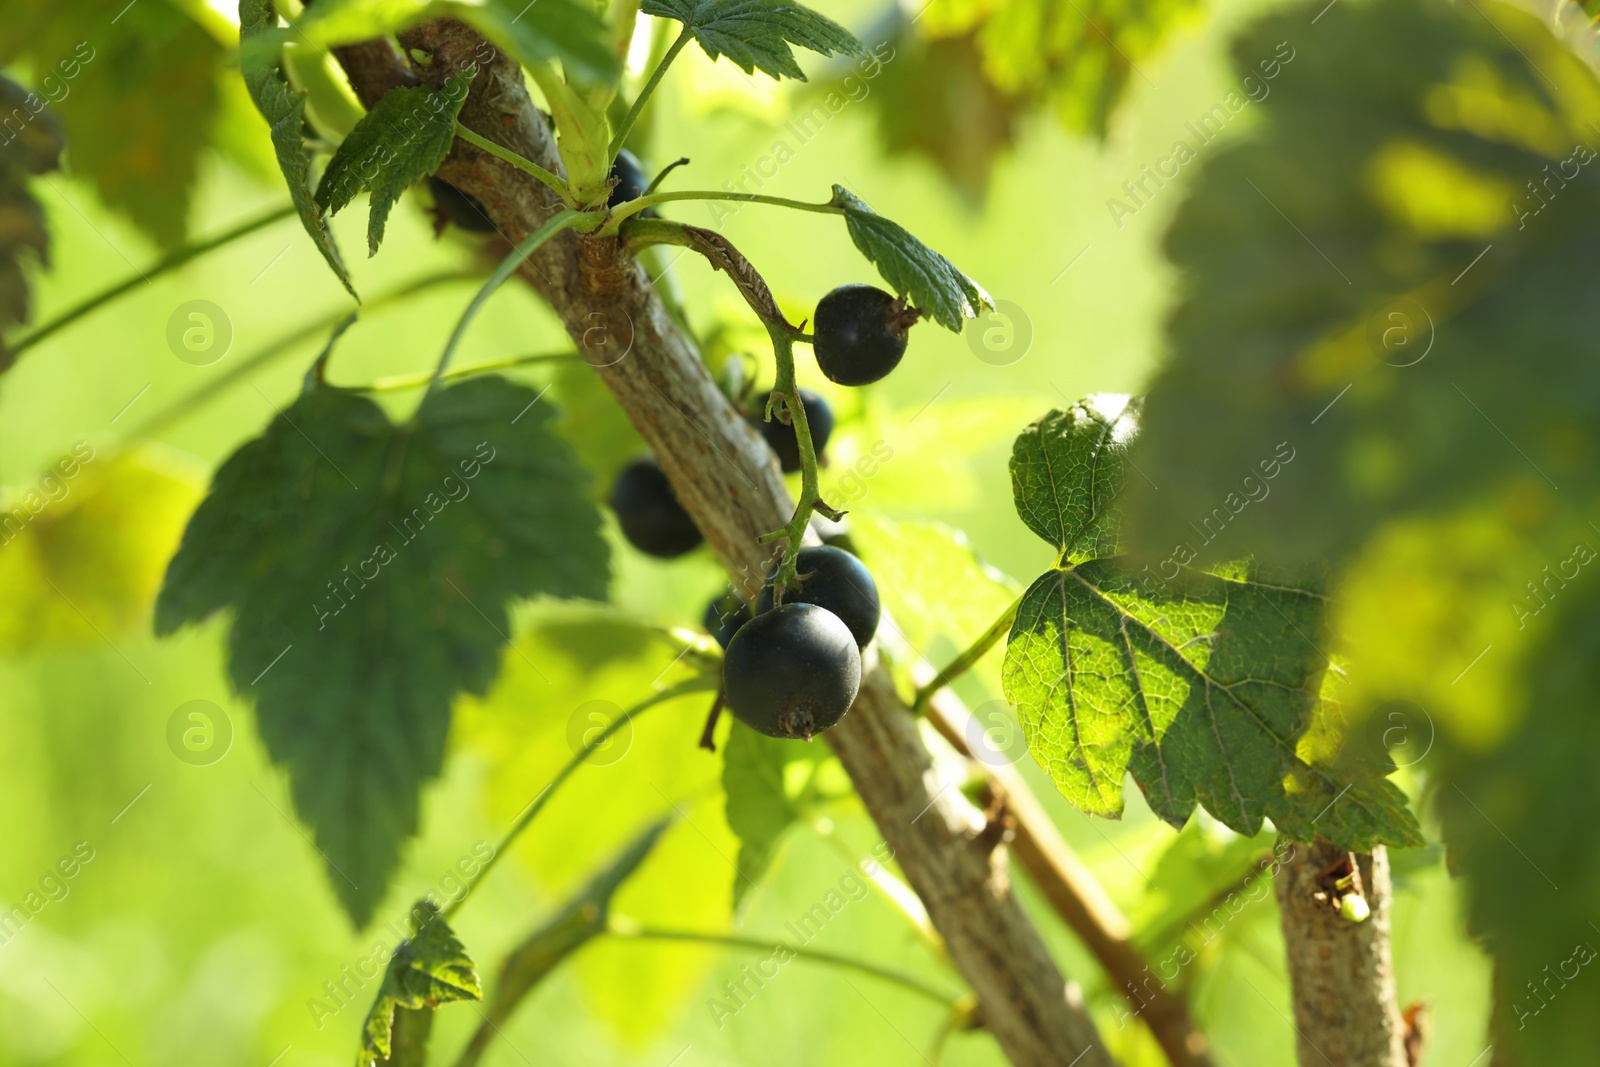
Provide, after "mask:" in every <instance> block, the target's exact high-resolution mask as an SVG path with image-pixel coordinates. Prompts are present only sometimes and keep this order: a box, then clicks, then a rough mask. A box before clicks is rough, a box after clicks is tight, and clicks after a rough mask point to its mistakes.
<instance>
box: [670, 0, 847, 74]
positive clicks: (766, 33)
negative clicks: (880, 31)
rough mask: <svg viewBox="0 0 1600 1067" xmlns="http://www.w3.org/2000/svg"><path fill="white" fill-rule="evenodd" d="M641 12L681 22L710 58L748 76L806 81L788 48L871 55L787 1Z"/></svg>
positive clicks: (682, 3) (677, 2)
mask: <svg viewBox="0 0 1600 1067" xmlns="http://www.w3.org/2000/svg"><path fill="white" fill-rule="evenodd" d="M639 10H640V11H642V12H644V13H645V14H646V15H655V16H657V17H659V18H665V19H676V20H677V21H679V22H681V23H683V25H684V27H685V28H686V29H687V30H688V31H689V32H690V33H692V34H694V39H695V40H696V41H697V42H699V44H700V47H701V48H702V49H704V50H705V53H706V55H708V56H710V57H711V58H712V59H716V58H717V57H718V56H727V57H728V58H729V59H730V60H732V61H733V62H734V64H735V65H737V66H738V67H739V68H740V69H742V70H743V71H744V72H745V73H746V74H750V73H753V72H754V71H756V70H760V71H761V72H762V73H764V74H768V75H770V76H772V77H774V78H795V79H798V80H799V81H805V80H806V75H805V72H804V71H802V70H801V69H800V64H799V63H798V62H796V61H795V57H794V52H793V50H792V49H790V47H789V46H790V45H798V46H800V47H801V48H805V49H807V50H809V51H812V52H816V53H818V54H819V55H824V56H831V55H833V54H834V53H836V52H837V53H840V54H842V55H848V56H864V55H866V54H867V50H866V46H865V45H863V44H862V43H861V42H860V41H858V40H856V37H855V35H854V34H853V33H851V32H850V31H849V30H847V29H845V28H844V27H843V26H840V25H839V24H838V23H836V22H834V21H832V20H831V19H828V18H824V17H823V16H822V15H819V14H817V13H816V12H815V11H812V10H811V9H810V8H808V7H802V6H801V5H799V4H795V3H790V2H788V0H644V3H642V4H641V5H640V6H639Z"/></svg>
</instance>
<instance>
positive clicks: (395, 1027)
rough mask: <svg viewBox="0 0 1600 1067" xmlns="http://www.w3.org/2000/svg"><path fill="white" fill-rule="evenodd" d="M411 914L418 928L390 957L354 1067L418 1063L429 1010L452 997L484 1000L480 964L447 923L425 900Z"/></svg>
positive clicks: (423, 1049)
mask: <svg viewBox="0 0 1600 1067" xmlns="http://www.w3.org/2000/svg"><path fill="white" fill-rule="evenodd" d="M413 914H415V915H416V916H417V917H418V928H417V931H416V932H415V933H414V934H413V935H412V936H411V938H410V939H409V940H407V941H404V942H402V943H401V944H400V947H399V948H398V949H396V950H395V954H394V955H393V956H391V957H390V958H389V966H388V968H387V969H386V970H385V971H384V972H383V984H382V985H380V986H379V987H378V998H377V1000H375V1001H373V1004H372V1010H371V1011H370V1012H368V1013H367V1021H366V1025H365V1026H364V1027H363V1028H362V1032H361V1052H360V1054H359V1055H357V1056H356V1067H374V1065H375V1064H380V1063H387V1064H393V1065H395V1067H401V1065H404V1067H422V1065H423V1064H424V1063H426V1062H427V1043H428V1031H429V1029H430V1028H431V1026H432V1023H433V1010H434V1009H435V1008H437V1007H438V1006H439V1005H441V1004H448V1003H450V1002H451V1001H456V1000H482V999H483V986H482V985H481V984H480V983H479V981H478V967H477V965H476V964H475V963H473V962H472V957H471V956H468V955H467V950H466V946H464V945H462V944H461V942H460V941H459V940H458V939H457V938H456V935H455V931H453V930H451V929H450V924H449V923H447V922H445V921H444V919H443V918H442V917H441V916H440V915H439V913H438V911H437V910H436V909H435V908H434V906H433V905H432V904H429V903H428V902H426V901H421V902H419V903H418V904H417V906H416V909H415V910H414V912H413Z"/></svg>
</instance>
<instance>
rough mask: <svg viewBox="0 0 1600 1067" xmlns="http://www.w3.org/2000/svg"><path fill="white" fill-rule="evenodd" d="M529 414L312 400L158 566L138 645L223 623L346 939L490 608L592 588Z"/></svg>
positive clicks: (494, 406)
mask: <svg viewBox="0 0 1600 1067" xmlns="http://www.w3.org/2000/svg"><path fill="white" fill-rule="evenodd" d="M536 399H537V397H536V395H535V394H534V393H533V392H531V391H530V390H528V389H525V388H522V387H520V386H515V385H512V384H510V383H508V382H506V381H505V380H504V379H500V378H478V379H472V380H469V381H467V382H464V383H462V384H460V385H457V386H454V387H452V388H449V389H445V390H442V391H440V392H438V393H436V394H434V395H433V396H432V397H430V398H429V399H427V400H426V401H424V403H423V405H422V407H421V409H420V410H419V411H418V412H417V415H416V416H415V418H414V419H413V421H412V422H410V423H408V424H405V425H402V426H395V425H393V424H391V423H390V422H389V420H388V418H387V417H385V415H384V414H383V411H382V410H381V409H380V408H379V407H378V406H377V405H376V404H374V403H373V402H372V401H371V400H369V399H366V398H363V397H360V396H357V395H355V394H352V393H347V392H344V391H342V390H337V389H332V388H318V389H314V390H312V391H311V392H309V393H306V394H305V395H303V396H301V397H300V399H299V400H297V401H296V402H295V403H294V405H293V406H291V407H290V408H289V410H288V411H287V412H285V413H283V414H281V415H280V416H279V417H278V418H277V419H275V420H273V422H272V425H271V426H269V427H268V429H267V431H266V433H265V434H264V435H263V436H262V437H260V438H257V439H256V440H254V441H251V442H250V443H248V444H246V445H245V446H244V447H242V448H241V449H239V451H238V452H236V453H234V455H233V456H232V457H230V458H229V459H228V461H227V462H226V463H224V464H223V465H222V467H221V468H220V469H219V470H218V471H217V474H216V478H215V480H214V482H213V484H212V488H211V494H210V496H209V497H207V499H206V500H205V502H204V503H202V504H201V506H200V508H199V510H198V511H197V512H196V513H195V516H194V518H193V519H192V520H191V521H190V523H189V528H188V530H187V531H185V533H184V538H183V545H182V547H181V548H180V549H179V551H178V554H177V556H176V557H174V559H173V561H172V564H171V566H170V568H169V569H168V572H167V580H166V586H165V588H163V590H162V592H161V596H160V599H159V600H158V602H157V605H156V627H157V632H159V633H168V632H171V631H172V630H174V629H176V628H177V627H178V626H180V625H181V624H183V623H185V622H198V621H200V620H202V619H204V618H206V617H207V616H209V615H210V614H212V613H213V612H215V611H217V610H219V609H221V608H224V607H231V608H233V609H234V619H233V626H232V630H231V633H230V635H229V642H228V646H229V648H228V651H229V669H230V673H231V676H232V678H233V681H234V684H235V685H236V686H237V688H238V689H239V690H240V691H241V692H247V693H253V694H254V695H255V697H256V702H257V718H258V722H259V724H260V729H261V734H262V738H263V740H264V741H265V743H266V747H267V751H268V753H269V754H270V755H271V757H272V759H273V760H274V761H275V762H277V763H279V764H281V765H284V766H285V767H286V768H287V769H288V771H289V778H290V784H291V787H292V789H293V794H294V800H295V806H296V808H297V809H298V811H299V812H300V815H301V817H302V818H303V819H304V820H305V821H306V822H307V823H309V824H310V825H311V827H312V829H313V830H314V831H315V834H316V842H317V847H318V848H319V849H320V850H321V852H322V854H323V855H324V856H325V857H326V859H327V863H328V875H329V877H330V879H331V880H332V881H333V884H334V888H335V890H336V891H337V892H338V894H339V897H340V899H341V900H342V901H343V902H344V905H345V908H346V910H348V911H349V913H350V914H351V916H352V917H353V918H354V919H355V921H356V923H357V924H358V925H359V924H363V923H365V922H366V920H367V918H368V916H369V915H370V914H371V912H372V909H373V906H374V905H375V904H376V903H377V901H378V900H379V899H380V898H381V897H382V895H383V891H384V887H385V885H386V883H387V880H388V878H389V875H390V874H391V873H392V872H393V870H394V868H395V865H396V864H397V862H398V860H399V851H400V846H401V843H402V842H403V841H404V839H405V838H406V837H407V836H408V835H410V834H411V833H413V832H414V831H415V829H416V825H417V809H418V794H419V791H420V789H421V787H422V784H423V782H424V781H426V780H427V779H429V778H431V777H433V776H434V775H436V774H437V773H438V772H439V767H440V762H441V759H442V757H443V752H444V738H445V731H446V728H447V726H448V724H449V720H450V705H451V700H452V699H453V698H454V697H455V695H456V694H457V693H460V692H462V691H467V692H472V693H479V694H481V693H483V692H484V691H485V690H486V689H487V687H488V684H489V682H490V680H491V679H493V677H494V675H495V673H496V670H497V669H498V666H499V654H500V649H501V647H502V645H503V644H504V643H505V641H506V635H507V634H508V633H509V632H510V623H509V619H508V614H507V611H508V606H509V604H510V602H511V601H512V600H514V599H516V598H518V597H528V596H533V595H535V594H538V593H546V594H551V595H555V596H580V597H591V598H600V597H603V596H604V594H605V590H606V572H607V554H606V547H605V543H604V541H603V540H602V539H601V537H600V533H599V530H600V517H599V514H598V513H597V511H596V509H595V507H594V505H593V504H592V503H591V502H590V501H589V499H588V497H587V495H586V484H585V476H584V475H583V473H582V471H581V470H580V469H579V468H578V467H577V465H576V463H575V461H574V460H573V458H572V454H571V452H570V451H568V450H567V448H566V447H565V446H564V445H563V444H562V443H561V442H560V440H559V439H558V438H557V437H556V436H555V434H554V432H553V431H552V430H551V428H550V426H549V422H550V417H551V416H550V412H549V410H548V405H537V404H535V403H534V402H535V400H536Z"/></svg>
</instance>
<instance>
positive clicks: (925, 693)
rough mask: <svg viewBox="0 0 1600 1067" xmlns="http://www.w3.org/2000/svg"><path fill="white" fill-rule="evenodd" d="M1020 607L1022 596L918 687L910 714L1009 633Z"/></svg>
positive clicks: (918, 711) (919, 711)
mask: <svg viewBox="0 0 1600 1067" xmlns="http://www.w3.org/2000/svg"><path fill="white" fill-rule="evenodd" d="M1020 607H1022V598H1021V597H1020V596H1019V597H1017V599H1015V600H1013V601H1012V602H1011V606H1010V607H1009V608H1007V609H1006V610H1005V611H1004V612H1003V613H1002V614H1001V615H1000V617H999V618H998V619H996V620H995V621H994V624H993V625H992V626H990V627H989V628H988V629H987V630H985V631H984V632H983V636H981V637H979V638H978V639H977V640H976V641H974V642H973V643H972V646H971V647H970V648H968V649H967V650H966V651H965V652H963V653H961V655H959V656H957V657H956V658H955V659H953V660H951V661H950V665H949V666H947V667H946V668H945V669H944V670H942V671H940V672H939V673H938V674H936V675H934V678H933V681H931V682H929V683H928V684H927V685H925V686H923V687H922V688H921V689H918V690H917V696H916V699H915V700H913V701H912V702H911V714H913V715H921V714H922V713H923V712H924V711H926V710H927V709H928V702H929V701H930V700H932V699H933V695H934V694H935V693H937V692H938V691H939V690H941V689H943V688H944V687H945V686H947V685H949V684H950V683H951V682H953V681H955V680H956V679H957V678H959V677H961V676H962V675H963V674H966V673H967V672H968V671H970V670H971V669H972V668H973V667H974V666H975V665H976V664H977V662H978V661H979V660H980V659H982V658H983V657H984V654H985V653H986V652H988V651H989V650H990V649H991V648H993V647H994V646H995V644H996V643H997V642H998V641H999V640H1000V638H1002V637H1004V636H1005V635H1006V634H1008V633H1010V632H1011V624H1012V623H1014V622H1016V621H1017V609H1018V608H1020Z"/></svg>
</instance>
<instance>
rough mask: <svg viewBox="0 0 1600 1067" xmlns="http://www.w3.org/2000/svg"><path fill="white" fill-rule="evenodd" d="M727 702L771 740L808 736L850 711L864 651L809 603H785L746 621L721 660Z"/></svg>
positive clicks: (839, 625)
mask: <svg viewBox="0 0 1600 1067" xmlns="http://www.w3.org/2000/svg"><path fill="white" fill-rule="evenodd" d="M722 685H723V689H724V690H725V691H726V693H727V705H728V708H729V709H730V710H732V712H733V714H734V715H735V716H737V717H738V719H739V721H740V722H742V723H744V724H745V725H746V726H748V727H750V728H751V729H753V730H759V731H760V732H761V733H764V734H766V735H767V736H768V737H790V738H804V739H810V738H811V737H812V736H813V735H814V734H819V733H821V732H822V731H823V730H826V729H827V728H828V727H830V726H832V725H833V724H834V723H836V722H838V721H839V720H840V719H841V718H843V717H844V713H845V712H846V711H849V710H850V705H851V704H852V703H853V702H854V701H855V699H856V692H857V691H858V690H859V689H860V688H861V654H860V652H858V651H857V650H856V643H855V639H854V638H853V637H851V635H850V629H849V627H847V626H845V624H844V623H842V622H840V621H839V617H838V616H837V615H834V614H833V613H832V612H830V611H826V610H824V609H822V608H819V607H817V606H816V605H814V604H785V605H783V607H781V608H778V609H776V610H775V611H769V612H767V613H766V614H765V615H757V616H756V617H755V618H754V619H752V620H751V621H750V622H748V623H746V624H745V625H744V627H743V628H742V629H740V631H739V632H738V633H737V634H735V635H734V638H733V640H732V641H731V642H729V644H728V654H727V656H726V657H725V658H724V659H723V661H722Z"/></svg>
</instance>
